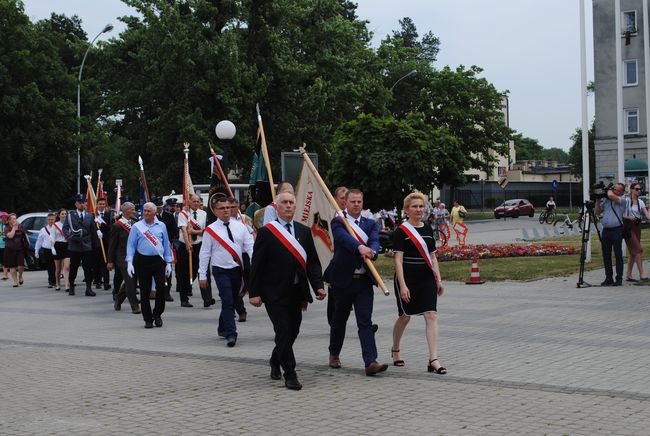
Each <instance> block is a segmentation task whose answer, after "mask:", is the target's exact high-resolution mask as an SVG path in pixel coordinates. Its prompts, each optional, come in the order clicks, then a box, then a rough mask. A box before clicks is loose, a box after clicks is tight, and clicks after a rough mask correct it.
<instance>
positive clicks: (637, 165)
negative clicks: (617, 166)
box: [625, 157, 648, 173]
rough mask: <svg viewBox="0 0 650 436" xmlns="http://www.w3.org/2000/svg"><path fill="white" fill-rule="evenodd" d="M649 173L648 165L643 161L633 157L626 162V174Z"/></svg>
mask: <svg viewBox="0 0 650 436" xmlns="http://www.w3.org/2000/svg"><path fill="white" fill-rule="evenodd" d="M642 171H648V163H647V162H646V161H644V160H642V159H639V158H636V157H633V158H632V159H626V160H625V172H631V173H635V172H642Z"/></svg>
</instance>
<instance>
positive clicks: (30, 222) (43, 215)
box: [18, 212, 48, 270]
mask: <svg viewBox="0 0 650 436" xmlns="http://www.w3.org/2000/svg"><path fill="white" fill-rule="evenodd" d="M47 214H48V212H34V213H26V214H25V215H21V216H19V217H18V223H19V224H22V225H23V227H24V228H25V230H27V238H28V239H29V251H28V252H27V253H26V254H25V267H26V268H27V269H32V270H33V269H40V265H39V263H38V262H36V256H34V248H35V247H36V240H37V239H38V232H40V231H41V229H42V228H43V227H45V223H47Z"/></svg>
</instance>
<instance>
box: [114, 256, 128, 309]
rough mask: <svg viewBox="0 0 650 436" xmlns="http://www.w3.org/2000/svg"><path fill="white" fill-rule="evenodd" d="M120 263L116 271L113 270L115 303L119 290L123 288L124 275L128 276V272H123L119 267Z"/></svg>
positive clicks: (116, 265)
mask: <svg viewBox="0 0 650 436" xmlns="http://www.w3.org/2000/svg"><path fill="white" fill-rule="evenodd" d="M118 263H119V262H118ZM118 263H116V264H115V269H114V270H113V301H115V299H116V298H117V294H118V292H119V289H120V288H121V287H122V282H124V280H123V278H122V274H124V276H128V274H127V273H126V270H124V271H122V269H121V268H119V267H118Z"/></svg>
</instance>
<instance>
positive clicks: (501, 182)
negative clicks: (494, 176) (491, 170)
mask: <svg viewBox="0 0 650 436" xmlns="http://www.w3.org/2000/svg"><path fill="white" fill-rule="evenodd" d="M507 184H508V178H507V177H501V178H500V179H499V186H501V189H504V188H505V187H506V185H507Z"/></svg>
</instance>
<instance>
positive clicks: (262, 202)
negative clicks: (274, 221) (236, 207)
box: [248, 128, 273, 218]
mask: <svg viewBox="0 0 650 436" xmlns="http://www.w3.org/2000/svg"><path fill="white" fill-rule="evenodd" d="M248 184H249V190H250V193H251V202H252V203H257V204H258V206H259V207H265V206H266V205H268V204H269V203H270V202H271V201H273V198H271V183H270V181H269V173H268V171H267V170H266V165H265V164H264V155H263V154H262V133H261V131H260V129H259V128H258V129H257V140H256V142H255V151H254V152H253V162H252V165H251V175H250V179H249V181H248ZM251 218H252V217H251Z"/></svg>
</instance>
